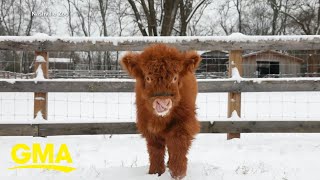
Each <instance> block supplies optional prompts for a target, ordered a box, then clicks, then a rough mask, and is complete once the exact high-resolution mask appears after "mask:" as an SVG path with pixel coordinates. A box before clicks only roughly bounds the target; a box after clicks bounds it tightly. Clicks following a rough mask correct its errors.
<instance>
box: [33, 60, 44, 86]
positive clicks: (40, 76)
mask: <svg viewBox="0 0 320 180" xmlns="http://www.w3.org/2000/svg"><path fill="white" fill-rule="evenodd" d="M43 79H45V78H44V76H43V71H42V67H41V64H39V66H38V69H37V71H36V77H35V78H34V80H33V81H34V82H35V83H36V84H37V82H38V80H43Z"/></svg>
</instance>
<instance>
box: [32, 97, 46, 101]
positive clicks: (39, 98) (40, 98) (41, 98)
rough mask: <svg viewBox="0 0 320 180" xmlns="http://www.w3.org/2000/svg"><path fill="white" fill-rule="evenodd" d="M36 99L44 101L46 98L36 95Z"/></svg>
mask: <svg viewBox="0 0 320 180" xmlns="http://www.w3.org/2000/svg"><path fill="white" fill-rule="evenodd" d="M34 99H35V100H38V101H44V100H45V98H43V97H36V98H34Z"/></svg>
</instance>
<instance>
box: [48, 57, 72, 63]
mask: <svg viewBox="0 0 320 180" xmlns="http://www.w3.org/2000/svg"><path fill="white" fill-rule="evenodd" d="M49 62H52V63H70V62H71V59H70V58H49Z"/></svg>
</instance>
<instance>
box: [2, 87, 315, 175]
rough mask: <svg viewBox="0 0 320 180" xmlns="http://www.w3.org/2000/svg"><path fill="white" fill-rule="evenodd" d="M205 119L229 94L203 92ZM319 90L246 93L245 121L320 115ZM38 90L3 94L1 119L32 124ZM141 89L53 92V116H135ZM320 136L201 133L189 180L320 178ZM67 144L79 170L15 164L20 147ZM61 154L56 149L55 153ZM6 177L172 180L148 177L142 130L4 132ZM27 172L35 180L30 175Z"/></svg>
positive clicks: (221, 110)
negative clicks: (123, 132) (91, 133)
mask: <svg viewBox="0 0 320 180" xmlns="http://www.w3.org/2000/svg"><path fill="white" fill-rule="evenodd" d="M197 107H198V110H197V111H198V117H199V120H201V121H204V120H225V119H226V114H227V112H226V110H227V94H226V93H201V94H199V95H198V100H197ZM319 107H320V93H319V92H287V93H275V92H274V93H243V95H242V118H243V119H248V120H319V118H320V111H319V110H318V108H319ZM32 118H33V93H0V122H1V123H4V122H8V121H9V122H30V120H31V119H32ZM134 120H135V107H134V94H133V93H49V121H68V122H72V121H91V122H93V121H100V122H101V121H105V122H110V121H134ZM319 139H320V134H242V137H241V139H234V140H230V141H227V140H226V135H225V134H200V135H198V136H197V137H196V139H195V141H194V143H193V146H192V148H191V150H190V153H189V166H188V167H189V168H188V176H187V177H186V179H189V180H199V179H201V180H203V179H208V180H209V179H210V180H211V179H215V180H234V179H237V180H251V179H252V180H257V179H259V180H270V179H272V180H301V179H308V180H312V179H319V175H320V173H319V170H318V169H319V167H320V161H319V158H318V157H320V141H319ZM33 143H41V144H42V145H43V146H42V147H44V145H45V144H47V143H53V144H54V145H55V146H56V147H57V146H59V145H61V144H63V143H65V144H67V146H68V148H69V151H70V154H71V157H72V160H73V164H72V166H73V167H75V168H76V170H75V171H72V172H70V173H63V172H58V171H54V170H45V169H16V170H9V169H8V168H10V167H12V166H14V165H15V163H14V162H13V160H12V159H11V155H10V153H11V150H12V147H13V146H14V145H16V144H27V145H29V146H32V144H33ZM55 154H56V152H55ZM0 157H1V159H0V179H22V178H25V179H27V180H29V179H32V180H36V179H39V180H40V179H41V180H44V179H77V180H78V179H85V180H87V179H103V180H106V179H117V180H118V179H120V180H132V179H135V180H149V179H150V180H151V179H161V180H166V179H168V180H169V179H170V175H169V173H168V171H166V173H165V174H163V175H162V176H161V177H157V176H156V175H148V174H147V171H148V154H147V150H146V144H145V141H144V139H142V138H141V137H140V136H139V135H113V136H112V137H110V135H104V136H100V135H99V136H60V137H47V138H38V137H0ZM26 177H27V178H26Z"/></svg>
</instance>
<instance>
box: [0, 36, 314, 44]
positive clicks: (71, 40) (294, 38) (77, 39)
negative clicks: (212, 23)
mask: <svg viewBox="0 0 320 180" xmlns="http://www.w3.org/2000/svg"><path fill="white" fill-rule="evenodd" d="M319 39H320V35H286V36H250V35H243V34H241V33H233V34H231V35H229V36H188V37H186V36H174V37H173V36H169V37H164V36H158V37H143V36H134V37H132V36H131V37H70V36H47V35H42V34H40V35H35V36H0V42H2V41H13V42H34V41H37V42H44V41H51V42H54V41H62V42H69V43H83V42H91V43H92V44H96V43H99V42H104V43H110V44H113V45H114V46H118V45H119V44H121V43H124V42H140V41H144V42H147V43H157V42H162V43H183V42H190V41H200V42H205V41H216V42H247V43H250V42H258V41H314V40H319Z"/></svg>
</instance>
